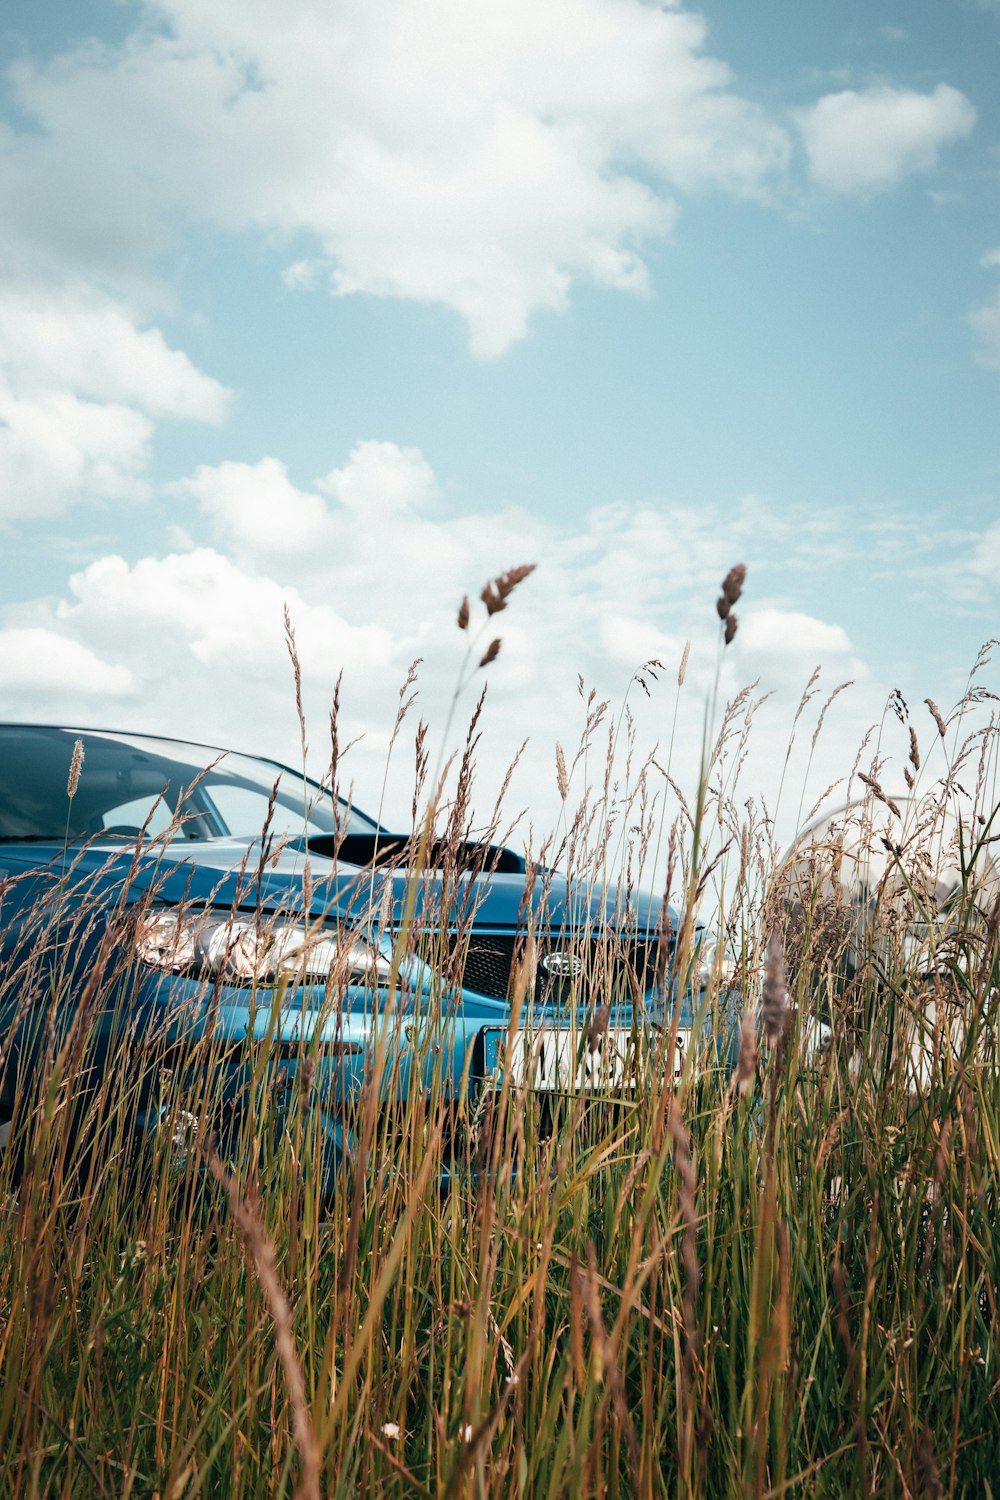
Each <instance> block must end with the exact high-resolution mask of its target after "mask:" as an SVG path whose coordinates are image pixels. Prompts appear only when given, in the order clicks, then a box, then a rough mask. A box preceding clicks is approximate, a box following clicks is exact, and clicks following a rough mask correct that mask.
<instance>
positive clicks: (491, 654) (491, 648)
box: [479, 636, 500, 667]
mask: <svg viewBox="0 0 1000 1500" xmlns="http://www.w3.org/2000/svg"><path fill="white" fill-rule="evenodd" d="M499 655H500V638H499V636H498V637H497V639H496V640H493V641H490V643H489V645H488V646H487V647H486V650H485V651H484V652H483V654H482V656H481V657H480V659H479V665H480V666H481V667H488V666H489V664H490V662H492V661H496V659H497V657H498V656H499Z"/></svg>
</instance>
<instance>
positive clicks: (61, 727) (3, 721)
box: [0, 718, 300, 775]
mask: <svg viewBox="0 0 1000 1500" xmlns="http://www.w3.org/2000/svg"><path fill="white" fill-rule="evenodd" d="M4 729H55V730H58V733H61V735H115V736H124V735H133V736H136V738H139V739H156V741H159V744H165V745H192V748H195V750H214V751H217V753H219V754H241V756H246V757H247V760H265V762H267V765H276V766H280V769H282V771H292V774H294V775H298V774H300V772H298V771H294V768H292V766H291V765H288V763H286V762H285V760H276V759H274V756H271V754H258V753H256V751H255V750H237V748H235V745H213V744H207V742H205V741H204V739H186V738H184V736H183V735H154V733H150V732H148V730H147V729H121V727H114V726H111V724H61V723H43V721H40V720H33V718H0V733H3V730H4Z"/></svg>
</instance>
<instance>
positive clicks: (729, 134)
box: [0, 0, 1000, 815]
mask: <svg viewBox="0 0 1000 1500" xmlns="http://www.w3.org/2000/svg"><path fill="white" fill-rule="evenodd" d="M0 58H2V61H3V76H2V87H0V194H2V199H3V202H4V204H5V211H4V214H3V216H2V219H0V266H2V268H3V272H4V274H3V278H2V282H0V285H2V286H3V287H4V288H5V291H4V292H3V293H2V295H0V528H2V530H0V543H2V549H3V551H2V562H0V570H2V571H0V579H2V592H0V688H2V690H3V694H4V699H5V702H6V705H7V707H6V708H5V710H4V712H5V714H7V715H9V716H11V717H37V718H51V717H65V718H74V719H76V720H78V721H83V722H105V723H121V724H134V725H137V726H142V727H146V728H153V729H159V730H164V731H173V732H177V733H182V734H183V733H188V734H192V735H205V736H210V737H213V738H215V739H218V740H221V741H224V742H235V743H237V744H239V745H240V746H245V747H247V748H254V747H259V748H261V749H267V750H271V751H278V752H283V751H284V752H287V751H288V750H289V748H290V746H292V745H293V744H294V738H295V731H294V724H293V723H292V722H291V718H290V713H289V698H288V680H287V671H286V668H285V664H284V661H283V659H282V646H281V609H282V606H283V604H284V603H286V602H287V603H288V604H289V607H290V608H291V611H292V614H293V617H294V618H295V620H296V625H297V629H298V631H299V640H300V646H301V648H302V654H303V663H304V667H305V672H306V685H307V700H308V704H309V707H310V713H311V715H313V716H314V717H315V719H316V721H317V722H318V724H319V725H322V723H323V717H324V705H325V703H326V701H327V699H328V697H329V692H330V689H331V686H332V682H333V680H334V678H335V676H336V673H337V672H338V671H339V670H340V668H341V667H343V669H344V673H345V700H346V702H347V704H348V715H349V720H350V724H351V727H352V728H353V729H355V730H356V731H357V732H361V733H364V734H365V740H364V741H363V742H362V745H361V746H360V747H359V749H358V750H357V751H356V752H355V754H356V765H357V770H356V774H357V777H358V781H359V800H364V798H363V795H362V793H361V791H360V788H361V785H362V783H363V784H364V785H365V786H366V787H367V786H370V785H371V784H372V783H373V782H375V781H376V779H377V781H378V783H380V780H381V776H380V772H379V767H380V764H381V759H382V757H383V756H384V749H385V742H386V735H387V732H388V729H389V727H390V725H391V720H392V715H393V713H394V711H395V704H396V688H397V686H398V683H399V681H400V680H401V678H402V676H403V674H404V672H405V669H406V665H407V664H408V662H409V661H410V660H412V659H413V657H415V656H421V657H423V658H424V666H423V668H422V676H421V682H422V685H423V692H424V695H425V697H424V700H422V701H423V702H424V703H425V705H426V708H425V711H426V712H427V713H428V714H429V715H432V716H437V718H438V719H439V718H440V715H441V713H442V710H443V705H444V704H445V703H446V701H447V697H448V693H449V684H450V683H451V681H452V680H453V678H454V673H455V669H456V665H457V651H458V647H459V645H460V642H459V641H458V639H457V632H456V631H455V627H454V623H453V611H454V606H455V604H456V602H457V600H458V599H459V598H460V597H461V595H462V593H463V592H464V591H466V590H468V591H469V592H474V591H475V590H476V589H478V587H479V586H480V585H481V583H482V581H483V580H484V579H485V577H487V576H488V575H490V574H492V573H495V572H498V571H500V570H501V569H502V568H504V567H507V566H509V565H511V564H513V563H516V562H520V561H523V560H533V561H537V562H538V564H539V568H538V572H537V574H536V575H535V576H534V577H533V578H532V580H531V581H530V582H529V583H527V584H525V585H524V586H523V589H522V591H521V593H520V594H519V595H518V596H517V597H516V599H515V601H514V603H512V606H511V609H510V610H509V611H508V612H507V613H506V614H505V615H504V616H503V617H502V620H503V624H504V631H503V634H504V650H503V651H502V653H501V656H500V658H499V660H498V662H497V664H496V666H495V667H494V668H493V669H492V670H491V673H490V703H491V707H490V713H489V716H488V719H487V726H488V735H487V737H486V740H485V743H484V748H483V751H482V755H481V760H482V764H483V767H484V774H485V776H486V779H487V781H489V780H490V778H492V779H493V780H494V781H495V780H496V779H497V778H498V777H499V775H500V774H501V769H502V767H503V765H504V764H505V763H506V760H507V759H508V758H509V756H510V755H511V754H512V753H513V751H514V750H515V749H516V747H517V744H519V743H520V740H521V738H522V737H523V736H524V735H530V738H531V743H530V746H529V749H528V751H527V752H526V756H525V761H524V763H523V766H522V769H521V771H520V772H519V776H520V778H521V779H520V782H519V783H518V794H519V795H521V796H522V797H523V799H524V801H525V802H526V803H528V804H529V805H531V806H532V807H536V808H538V809H540V810H542V809H544V808H545V807H547V806H548V804H549V803H550V802H551V799H552V797H553V795H554V788H553V785H552V782H553V778H552V774H551V765H552V753H553V742H554V740H555V739H563V740H567V741H568V740H572V738H573V736H574V734H575V733H576V731H577V729H578V725H579V719H580V714H579V702H578V698H577V696H576V682H577V673H578V672H583V673H584V674H585V677H586V679H587V681H588V682H592V683H593V684H594V685H595V686H596V687H597V689H598V691H599V692H600V693H601V694H607V695H608V696H609V697H610V698H611V699H612V700H613V701H614V702H615V703H616V704H617V703H619V702H620V701H621V698H622V694H623V692H624V691H625V688H626V685H627V683H628V681H629V678H630V676H631V674H632V672H633V670H634V669H635V667H637V666H638V665H639V663H640V662H641V661H642V660H644V659H645V658H646V657H648V656H658V657H661V658H662V659H663V660H664V661H665V662H666V663H667V670H666V672H665V674H664V678H665V679H667V678H670V677H671V676H672V674H673V672H674V671H675V669H676V662H677V660H678V659H679V656H680V653H681V651H682V649H683V645H684V642H685V640H688V639H690V640H692V642H693V648H692V671H691V677H690V681H689V683H688V684H687V686H686V691H687V693H688V701H689V705H690V706H689V708H688V710H687V715H688V716H687V719H686V720H685V723H684V726H683V732H682V743H683V744H684V745H685V746H686V747H687V751H688V753H689V756H690V755H691V754H693V753H694V746H695V743H696V741H697V739H698V738H699V735H700V714H701V702H702V700H703V697H704V694H705V693H706V692H707V690H708V685H709V683H710V681H711V677H712V674H713V672H714V666H715V653H716V649H717V646H716V640H715V625H714V615H713V611H712V601H713V598H714V593H715V591H716V589H717V585H718V581H719V579H721V577H722V575H723V573H724V572H725V571H726V569H727V568H728V567H729V566H730V565H731V564H732V563H733V562H735V561H737V560H744V561H746V562H747V564H748V566H749V577H748V585H747V593H746V598H745V601H744V604H743V613H742V616H741V629H740V632H739V634H738V636H737V640H736V641H735V642H734V644H733V646H732V648H730V650H729V651H728V652H727V653H726V658H725V670H724V687H725V688H726V690H727V691H732V692H735V691H736V690H738V688H739V687H740V686H742V684H743V683H744V682H746V681H750V680H755V679H756V680H759V682H760V685H761V686H760V690H761V691H762V692H763V691H773V693H774V697H773V699H772V700H771V702H770V703H769V705H768V706H767V709H766V710H765V712H764V714H763V715H762V720H761V725H760V727H759V729H758V731H757V739H756V741H755V742H756V743H757V744H758V745H759V746H760V764H759V766H758V767H757V768H756V769H755V768H754V766H751V767H750V769H749V771H748V773H747V774H748V775H757V776H758V777H759V783H760V787H761V788H762V789H767V790H768V792H769V793H770V792H773V767H774V765H775V764H777V763H778V761H779V760H780V758H781V755H782V754H783V752H782V750H781V746H782V745H783V743H784V740H785V739H786V738H787V733H788V725H789V719H790V715H791V712H792V711H793V710H794V705H795V704H796V703H797V701H798V698H799V695H800V693H801V691H802V688H803V686H804V684H805V682H806V681H807V679H808V678H809V676H810V673H811V672H812V670H813V668H814V667H815V666H817V665H820V666H822V668H823V676H822V678H821V682H822V683H824V684H826V685H827V687H829V688H832V687H833V686H834V685H835V683H837V682H839V681H842V680H846V679H847V678H852V679H854V683H855V686H854V688H852V690H851V691H850V692H849V693H845V694H844V695H842V697H841V698H840V699H838V701H837V705H836V709H835V711H834V712H833V713H832V715H831V718H830V722H829V725H828V731H829V733H828V744H829V748H828V749H827V750H822V751H821V752H820V753H819V755H818V756H817V757H815V758H814V763H813V765H812V767H811V768H810V771H809V775H810V777H811V778H812V780H813V782H815V784H816V785H817V786H819V787H820V789H822V786H823V785H825V784H826V783H827V782H828V781H830V780H833V779H834V778H835V775H836V774H838V773H839V772H840V771H841V770H842V769H844V768H845V766H844V762H845V757H847V756H848V755H849V752H850V748H851V747H852V746H853V745H854V744H856V743H857V742H858V740H859V739H860V737H861V735H862V734H863V732H864V729H865V728H866V726H867V725H868V724H869V723H871V722H874V721H876V720H878V719H879V717H880V715H881V713H882V706H883V705H884V702H885V698H886V695H887V694H888V692H889V691H890V689H892V688H893V687H899V688H900V689H901V690H902V691H903V693H904V695H905V696H906V697H907V699H908V700H909V699H912V700H914V701H915V702H916V703H918V704H919V702H920V700H921V699H922V698H923V697H924V696H925V695H930V696H932V697H935V698H937V699H938V700H939V701H942V702H943V703H948V702H950V701H952V700H953V699H954V697H956V696H957V695H959V694H960V693H961V691H962V686H963V683H964V680H965V675H966V673H967V671H968V669H969V667H970V665H971V662H972V659H973V658H974V656H975V652H976V650H977V648H978V646H979V644H980V643H981V642H982V641H983V640H984V639H986V638H987V637H989V636H990V635H992V634H993V633H994V632H995V631H996V626H997V622H996V614H997V603H998V597H1000V587H998V583H997V580H998V577H1000V445H998V432H1000V422H998V401H1000V214H998V199H1000V90H998V89H997V87H996V80H997V76H998V66H997V65H998V61H1000V6H998V5H990V4H986V3H973V0H968V3H963V0H934V3H929V0H922V3H913V0H911V3H908V4H907V5H906V6H905V7H902V6H899V7H893V6H881V5H872V4H871V3H867V4H864V5H862V4H841V5H838V6H836V7H812V6H810V7H806V6H800V7H788V6H778V5H776V4H773V3H772V4H761V5H758V6H754V7H747V6H741V5H736V4H735V3H733V0H715V3H712V4H707V5H705V6H703V7H701V8H700V9H699V10H693V9H690V8H687V7H684V6H681V5H669V6H665V7H658V6H654V5H648V4H644V3H642V0H541V3H539V0H531V3H529V0H507V3H505V5H504V6H502V7H500V6H496V5H495V4H487V3H478V0H477V3H471V0H461V3H459V0H420V3H419V4H417V3H416V0H382V3H381V4H379V5H372V4H371V0H367V3H366V4H361V3H354V0H345V3H343V4H341V5H336V6H333V5H329V4H320V3H318V0H286V3H283V4H278V3H277V0H241V3H237V0H158V3H152V0H150V3H148V4H142V3H117V0H75V3H73V4H56V3H51V0H50V3H48V4H46V5H44V6H39V5H37V4H28V3H24V0H8V3H7V4H6V5H5V7H4V11H3V19H2V21H0ZM990 670H991V669H989V668H988V669H987V676H986V677H985V678H984V679H983V680H984V681H986V682H988V680H989V678H988V673H989V671H990ZM994 678H995V674H994ZM819 701H820V700H817V705H818V702H819ZM636 712H637V719H638V725H639V734H640V737H641V739H642V743H643V744H644V745H645V744H652V743H653V742H654V741H655V740H656V739H657V738H661V737H663V736H664V735H665V734H668V733H669V714H670V712H672V698H671V697H670V695H669V694H668V693H664V694H663V695H662V702H661V701H660V699H659V698H657V697H656V696H655V695H654V698H653V699H652V700H650V701H649V702H648V703H647V702H646V701H645V700H643V701H642V703H641V704H639V705H637V707H636ZM803 774H804V770H803ZM824 778H825V780H824ZM404 782H405V775H404V774H403V771H402V770H400V772H399V774H398V777H397V776H396V775H395V774H394V776H393V777H392V778H391V785H390V793H389V795H390V799H391V798H392V797H394V796H395V797H396V798H397V800H398V803H399V805H400V806H403V805H405V795H404V792H405V788H404ZM369 800H370V799H369ZM540 815H541V812H540Z"/></svg>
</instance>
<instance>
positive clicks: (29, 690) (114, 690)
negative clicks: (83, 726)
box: [0, 627, 133, 711]
mask: <svg viewBox="0 0 1000 1500" xmlns="http://www.w3.org/2000/svg"><path fill="white" fill-rule="evenodd" d="M132 685H133V681H132V673H131V672H130V671H129V669H128V668H127V667H125V666H122V665H114V664H111V663H109V662H106V661H102V659H101V658H100V657H99V656H97V655H96V654H95V652H93V651H92V650H91V649H90V648H89V647H88V646H85V645H83V644H82V642H80V641H78V640H75V639H74V638H73V637H72V636H71V635H65V634H61V633H59V632H57V631H55V630H47V629H41V628H31V627H28V628H16V627H15V628H11V629H9V630H0V688H2V689H3V690H4V691H5V692H7V693H10V694H12V695H15V696H17V697H18V698H19V699H21V700H22V702H23V703H24V705H25V707H26V708H27V709H28V710H29V711H30V709H31V707H32V706H33V705H34V706H35V707H37V705H38V704H39V702H44V703H45V704H46V706H49V705H50V704H51V701H52V698H53V696H54V697H56V698H57V699H60V698H61V699H62V700H63V702H64V703H65V702H72V701H76V700H79V699H83V698H86V699H105V698H121V697H123V696H124V695H125V694H127V693H129V692H130V691H131V689H132Z"/></svg>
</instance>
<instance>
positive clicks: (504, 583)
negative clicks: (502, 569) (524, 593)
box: [479, 563, 538, 615]
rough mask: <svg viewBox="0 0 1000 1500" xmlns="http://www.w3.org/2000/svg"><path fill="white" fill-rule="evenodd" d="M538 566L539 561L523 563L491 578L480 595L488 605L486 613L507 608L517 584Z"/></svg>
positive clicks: (493, 613) (490, 613)
mask: <svg viewBox="0 0 1000 1500" xmlns="http://www.w3.org/2000/svg"><path fill="white" fill-rule="evenodd" d="M537 566H538V565H537V563H521V565H520V566H519V567H517V568H508V569H507V571H506V573H500V574H498V576H497V577H496V578H491V579H490V581H489V582H488V583H487V584H485V585H484V587H483V591H482V593H481V594H480V595H479V597H480V599H482V601H483V603H484V604H485V605H486V613H487V614H488V615H495V614H498V613H499V612H500V610H502V609H506V608H507V600H508V599H509V597H510V595H511V594H512V593H513V592H514V590H515V589H516V588H517V585H518V584H519V583H522V582H523V581H524V579H525V578H527V577H528V574H529V573H533V572H534V571H535V568H536V567H537Z"/></svg>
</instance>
